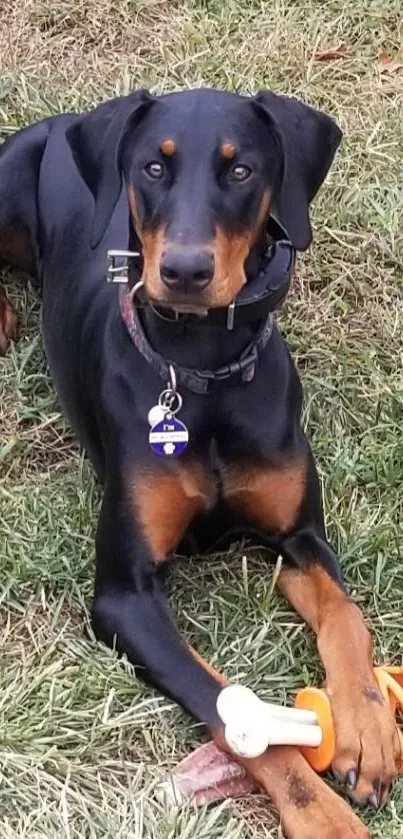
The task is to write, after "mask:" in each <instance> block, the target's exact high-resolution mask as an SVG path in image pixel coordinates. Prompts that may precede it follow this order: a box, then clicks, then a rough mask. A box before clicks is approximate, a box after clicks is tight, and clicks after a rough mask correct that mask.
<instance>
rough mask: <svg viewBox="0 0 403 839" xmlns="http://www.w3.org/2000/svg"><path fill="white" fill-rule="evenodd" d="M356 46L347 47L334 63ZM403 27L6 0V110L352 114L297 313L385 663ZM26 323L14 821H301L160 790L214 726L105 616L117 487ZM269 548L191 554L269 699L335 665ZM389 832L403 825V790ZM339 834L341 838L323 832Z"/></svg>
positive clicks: (401, 599) (263, 5)
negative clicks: (96, 464)
mask: <svg viewBox="0 0 403 839" xmlns="http://www.w3.org/2000/svg"><path fill="white" fill-rule="evenodd" d="M341 43H343V44H345V48H346V49H345V57H344V58H341V59H339V60H333V61H318V60H315V55H316V54H317V52H318V51H321V50H324V49H327V48H328V47H337V46H338V45H339V44H341ZM402 44H403V23H402V16H401V0H344V1H343V0H306V2H304V3H302V2H298V0H294V2H293V0H241V2H236V1H235V0H211V2H209V0H204V2H203V0H160V1H159V0H144V2H140V0H98V2H96V0H18V2H17V0H14V2H12V0H10V2H3V3H2V4H1V8H0V127H1V129H4V131H5V132H6V131H7V130H9V129H12V128H14V127H16V126H21V125H25V124H26V123H28V122H30V121H33V120H35V119H37V118H39V117H42V116H45V115H48V114H50V113H55V112H60V111H66V110H70V109H81V108H85V107H88V106H91V105H92V104H94V103H96V102H98V101H100V100H101V99H106V98H108V97H109V96H114V95H116V94H117V93H124V92H127V91H128V90H130V89H131V88H132V87H135V86H138V85H146V86H149V87H151V89H152V90H153V91H162V90H167V89H173V88H179V87H183V86H185V87H186V86H192V85H193V86H198V85H201V84H206V85H216V86H223V87H226V88H229V89H235V90H239V91H247V92H253V91H256V90H257V89H258V88H259V87H263V86H267V87H272V88H273V89H274V90H276V91H279V92H286V93H293V94H296V95H297V96H301V97H303V98H304V99H306V100H307V101H308V102H310V103H311V104H313V105H316V106H320V107H323V108H325V109H326V110H328V111H329V112H331V113H332V114H333V115H334V116H335V117H336V119H337V120H338V121H339V123H340V124H341V126H342V128H343V130H344V132H345V138H344V142H343V146H342V148H341V151H340V153H339V155H338V157H337V160H336V163H335V166H334V168H333V170H332V172H331V174H330V177H329V179H328V181H327V184H326V186H325V187H324V188H323V190H322V192H321V195H320V197H319V198H318V200H317V201H316V204H315V208H314V228H315V243H314V246H313V248H312V249H311V252H310V253H309V254H307V255H305V256H304V257H303V258H301V259H300V260H299V264H298V270H297V276H296V279H295V282H294V288H293V293H292V295H291V296H290V298H289V301H288V303H287V306H286V308H285V309H284V310H283V312H282V313H281V315H280V318H279V319H280V324H281V328H282V330H283V333H284V335H285V336H286V338H287V340H288V342H289V344H290V346H291V348H292V350H293V353H294V356H295V357H296V359H297V362H298V366H299V368H300V371H301V375H302V378H303V381H304V385H305V394H306V400H305V422H306V425H307V427H308V429H309V435H310V437H311V440H312V443H313V447H314V451H315V453H316V457H317V461H318V464H319V470H320V476H321V480H322V484H323V490H324V496H325V506H326V517H327V524H328V528H329V533H330V536H331V539H332V541H333V544H334V545H335V546H336V547H337V548H338V550H339V551H340V553H341V556H342V563H343V569H344V573H345V576H346V579H347V581H348V583H349V585H350V587H351V591H352V593H353V595H354V597H355V599H356V601H357V602H358V603H359V604H360V605H361V606H362V607H363V609H364V610H365V614H366V616H367V618H368V621H369V623H370V624H371V626H372V629H373V633H374V637H375V645H376V654H377V657H378V660H380V661H385V662H392V663H401V661H402V656H401V649H402V639H403V620H402V607H403V563H402V554H401V551H402V546H403V511H402V499H403V442H402V425H403V374H402V370H403V363H402V362H403V340H402V330H403V308H402V290H403V282H402V262H403V224H402V219H403V197H402V195H403V193H402V150H403V75H402V70H401V69H399V67H398V62H395V63H392V64H390V65H388V64H387V63H386V64H385V63H383V62H382V60H381V61H380V59H379V54H380V53H381V52H385V53H387V54H388V55H390V56H392V57H393V56H394V55H395V54H396V53H397V52H398V50H399V49H401V48H402ZM5 280H6V283H8V285H9V292H10V296H11V299H13V301H14V302H15V304H16V306H17V308H18V310H19V312H20V315H21V321H20V324H21V328H20V336H21V337H20V341H19V343H18V344H17V345H16V346H15V347H13V348H12V350H11V351H10V352H9V353H8V355H7V358H6V359H2V360H0V370H1V373H0V405H1V408H0V475H1V478H0V558H1V588H0V592H1V600H0V632H1V646H0V837H7V839H9V837H24V839H25V837H26V839H40V838H42V837H56V836H57V837H59V839H62V837H63V839H78V837H79V838H80V839H87V838H88V839H92V838H93V837H94V839H100V837H105V839H106V837H108V839H120V838H121V839H140V837H144V839H194V838H195V839H207V837H208V839H217V837H220V838H221V837H222V839H238V837H240V839H250V837H256V839H262V838H263V837H270V839H275V837H279V836H280V834H279V832H278V827H277V822H276V819H275V818H274V817H273V816H272V815H271V814H270V811H269V809H268V806H267V802H265V801H264V800H263V799H262V798H261V797H256V796H255V797H250V798H249V799H246V800H244V801H241V802H237V803H236V804H233V803H230V802H226V803H225V804H224V805H223V806H220V807H218V808H217V807H216V808H210V810H208V809H204V810H200V811H196V810H194V809H192V808H189V809H188V810H186V811H183V812H181V813H180V814H174V813H173V814H172V813H171V814H169V813H166V812H164V810H163V808H162V807H161V805H159V804H158V803H157V802H156V800H155V799H154V797H153V787H154V786H155V784H156V783H157V781H158V780H160V779H161V778H162V777H164V776H165V774H166V773H167V771H169V769H170V768H172V767H173V766H174V765H175V764H176V762H177V761H178V760H179V759H180V758H181V757H183V756H184V755H185V754H187V752H188V751H189V749H190V748H191V747H193V746H195V745H196V744H197V743H198V742H199V733H198V731H197V728H196V726H195V725H194V724H193V723H192V722H191V721H190V720H189V719H188V718H186V717H185V715H184V714H183V713H182V712H181V711H180V710H179V709H178V708H177V707H175V706H173V705H172V703H170V702H169V701H168V700H166V699H165V698H163V697H161V696H160V695H159V694H158V693H157V692H155V691H153V690H151V689H150V688H147V687H145V686H144V685H143V684H142V683H141V682H139V681H138V680H137V679H136V678H135V677H134V675H133V672H132V670H131V668H130V667H129V666H128V665H127V664H125V663H122V662H118V661H117V659H116V657H115V656H114V655H113V654H112V653H110V652H109V651H108V650H106V649H105V648H102V647H101V646H97V645H96V644H95V643H94V641H93V640H91V638H90V637H88V633H87V634H86V633H85V629H86V627H87V628H88V618H87V612H86V608H87V606H88V604H89V602H90V597H91V587H92V574H93V557H94V544H93V538H94V531H95V526H96V518H97V512H98V508H99V501H100V490H99V487H98V486H97V483H96V481H95V479H94V476H93V474H92V471H91V468H90V466H89V465H88V462H87V461H86V460H85V459H83V457H82V456H81V454H80V452H79V450H78V448H77V446H76V444H75V442H74V439H73V437H72V434H71V432H70V430H69V428H68V427H67V426H66V424H65V422H64V420H63V418H62V417H61V414H60V411H59V407H58V404H57V401H56V398H55V394H54V392H53V389H52V386H51V383H50V380H49V377H48V375H47V370H46V364H45V360H44V355H43V350H42V344H41V339H40V331H39V307H38V305H37V303H36V301H35V299H34V297H33V296H32V295H31V293H29V292H27V290H26V289H25V288H24V286H23V284H21V283H19V284H17V285H16V284H15V278H13V288H11V285H10V275H9V274H7V273H6V274H5ZM272 574H273V572H272V571H270V569H269V570H268V567H267V565H266V563H265V562H264V560H263V559H262V558H261V557H260V556H259V554H258V553H252V552H250V551H249V552H248V551H247V550H246V551H245V550H242V549H239V548H234V549H233V550H232V551H231V552H230V553H229V554H228V555H219V556H216V557H214V558H211V559H210V560H208V561H205V560H203V561H201V560H198V559H197V558H195V559H194V560H193V561H192V563H191V564H189V563H187V562H185V561H183V560H179V561H178V562H177V563H176V564H175V565H174V566H173V568H172V571H171V572H170V576H169V580H168V588H169V594H170V599H171V603H172V606H173V609H174V611H175V613H176V614H177V616H178V621H179V623H180V626H181V628H182V630H183V631H184V632H185V633H186V635H187V637H188V638H189V640H191V641H192V642H193V643H194V644H195V645H196V646H197V647H198V649H199V650H200V651H201V652H202V653H203V654H205V655H206V656H207V657H208V658H209V660H210V661H211V662H212V663H213V664H215V665H216V666H218V667H220V668H221V669H223V670H224V671H225V672H226V673H227V674H228V675H229V676H231V677H235V676H236V677H237V678H239V679H242V681H244V682H245V683H246V684H248V685H250V686H251V687H253V688H256V689H257V690H258V691H259V694H260V695H261V696H262V697H264V698H267V699H274V700H276V701H279V702H283V701H288V702H291V701H292V697H293V694H294V692H295V690H296V689H297V688H298V687H300V686H302V685H304V684H306V683H316V684H320V682H321V678H322V673H321V669H320V665H319V663H318V657H317V654H316V651H315V644H314V641H313V638H312V637H311V635H310V634H309V633H308V632H307V631H306V630H305V628H304V627H303V626H302V624H301V622H300V620H299V619H298V618H297V617H296V616H295V615H294V613H293V612H292V611H290V609H289V608H288V606H287V605H286V604H285V603H284V602H283V600H282V599H281V597H280V596H279V595H277V594H276V593H274V592H273V577H272ZM363 819H364V820H365V821H366V822H367V823H368V824H370V825H371V826H372V829H373V835H374V836H377V837H382V839H397V838H398V837H401V836H402V835H403V833H402V827H401V824H402V823H403V786H402V785H401V784H398V785H397V787H396V789H395V791H394V794H393V797H392V800H391V803H389V805H388V806H387V807H386V808H385V809H384V810H383V811H382V812H381V813H378V814H374V813H372V812H369V811H364V812H363ZM318 839H320V837H318Z"/></svg>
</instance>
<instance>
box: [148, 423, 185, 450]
mask: <svg viewBox="0 0 403 839" xmlns="http://www.w3.org/2000/svg"><path fill="white" fill-rule="evenodd" d="M148 442H149V444H150V448H151V449H152V451H153V452H154V454H158V455H159V456H160V457H178V455H180V454H182V453H183V452H184V451H185V449H186V447H187V444H188V442H189V432H188V430H187V428H186V425H185V424H184V423H183V422H181V421H180V420H178V419H176V417H175V416H174V415H173V414H166V416H165V417H164V419H163V420H162V421H161V422H157V423H156V425H153V427H152V428H151V430H150V433H149V435H148Z"/></svg>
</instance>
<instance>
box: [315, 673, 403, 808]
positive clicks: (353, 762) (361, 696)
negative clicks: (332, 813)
mask: <svg viewBox="0 0 403 839" xmlns="http://www.w3.org/2000/svg"><path fill="white" fill-rule="evenodd" d="M330 700H331V704H332V712H333V717H334V721H335V729H336V756H335V759H334V761H333V767H332V768H333V772H334V774H335V776H336V778H337V779H338V780H339V781H341V782H343V783H345V784H346V785H347V789H348V792H349V794H350V795H351V796H352V798H353V799H354V800H355V801H356V802H358V803H360V804H369V805H371V806H373V807H379V806H380V805H381V804H383V803H385V801H386V800H387V797H388V794H389V789H390V786H391V784H392V783H393V781H394V779H395V778H396V775H397V773H398V771H399V766H400V761H401V745H400V739H399V735H398V730H397V726H396V723H395V720H394V718H393V715H392V712H391V710H390V708H389V706H388V705H387V703H386V702H385V701H384V699H383V697H382V696H381V694H380V692H379V690H378V687H377V685H376V683H375V682H374V683H371V684H368V685H365V684H364V685H362V686H361V687H360V689H358V686H357V687H356V688H355V690H354V692H353V694H352V693H351V692H350V691H348V690H347V691H345V690H344V691H340V692H339V693H338V694H337V695H333V696H331V697H330Z"/></svg>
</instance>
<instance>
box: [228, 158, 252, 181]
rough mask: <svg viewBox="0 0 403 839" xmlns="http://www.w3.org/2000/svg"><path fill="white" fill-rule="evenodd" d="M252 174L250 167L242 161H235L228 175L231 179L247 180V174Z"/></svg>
mask: <svg viewBox="0 0 403 839" xmlns="http://www.w3.org/2000/svg"><path fill="white" fill-rule="evenodd" d="M251 174H252V169H250V168H249V166H245V165H244V164H243V163H237V164H236V165H235V166H233V167H232V169H231V171H230V173H229V175H230V178H231V180H232V181H238V183H239V182H240V181H247V180H248V178H249V176H250V175H251Z"/></svg>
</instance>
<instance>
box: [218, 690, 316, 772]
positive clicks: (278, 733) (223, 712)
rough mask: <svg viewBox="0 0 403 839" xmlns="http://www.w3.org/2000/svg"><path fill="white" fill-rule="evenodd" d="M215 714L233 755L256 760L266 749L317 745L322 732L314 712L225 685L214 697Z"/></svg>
mask: <svg viewBox="0 0 403 839" xmlns="http://www.w3.org/2000/svg"><path fill="white" fill-rule="evenodd" d="M217 712H218V715H219V717H220V719H221V720H222V722H223V723H224V737H225V739H226V741H227V743H228V745H229V747H230V749H231V750H232V752H233V753H234V754H237V755H239V756H240V757H249V758H252V757H259V756H260V755H262V754H263V753H264V752H265V751H266V749H267V748H268V746H280V745H281V746H312V747H315V746H320V744H321V743H322V729H321V727H320V726H319V725H318V720H317V716H316V714H315V712H314V711H303V710H299V709H297V708H284V707H282V706H280V705H272V704H270V703H269V702H263V701H262V700H261V699H259V697H258V696H256V694H255V693H253V691H252V690H250V688H247V687H244V686H243V685H228V687H225V688H223V690H222V691H221V692H220V694H219V695H218V699H217Z"/></svg>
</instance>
